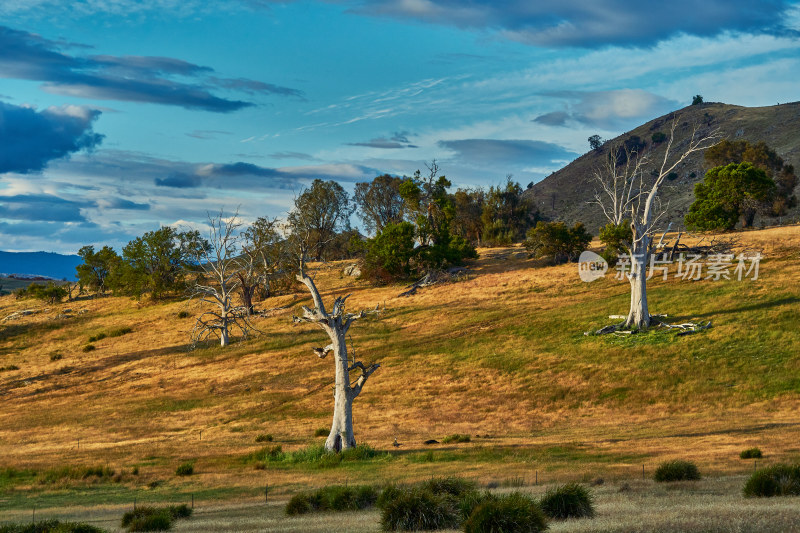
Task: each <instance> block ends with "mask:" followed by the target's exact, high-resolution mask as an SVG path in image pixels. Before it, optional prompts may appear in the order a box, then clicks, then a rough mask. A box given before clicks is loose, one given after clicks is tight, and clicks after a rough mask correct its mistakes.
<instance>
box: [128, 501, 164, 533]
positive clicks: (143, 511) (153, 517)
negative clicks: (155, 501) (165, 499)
mask: <svg viewBox="0 0 800 533" xmlns="http://www.w3.org/2000/svg"><path fill="white" fill-rule="evenodd" d="M122 527H124V528H127V529H128V531H167V530H169V529H170V528H171V527H172V514H171V513H170V511H169V509H167V508H163V507H150V506H142V507H137V508H136V509H135V510H133V511H128V512H126V513H125V514H124V515H122Z"/></svg>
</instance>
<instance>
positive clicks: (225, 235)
mask: <svg viewBox="0 0 800 533" xmlns="http://www.w3.org/2000/svg"><path fill="white" fill-rule="evenodd" d="M208 224H209V227H210V230H209V239H208V241H207V242H206V243H205V245H204V246H202V247H199V248H200V249H201V251H200V252H198V255H197V257H195V261H196V263H197V264H196V268H197V273H196V277H195V281H194V284H193V286H192V288H191V292H192V295H191V297H192V298H198V299H199V300H200V302H202V303H204V304H209V305H210V306H211V309H206V310H205V311H203V312H202V313H201V314H200V316H199V317H197V319H196V321H195V325H194V328H193V329H192V342H194V343H196V342H200V341H203V340H206V339H209V338H213V337H215V336H216V337H217V338H219V344H220V346H222V347H225V346H228V344H229V343H230V338H231V332H232V331H233V330H238V331H239V332H240V334H241V335H242V337H244V338H247V337H248V336H249V334H251V333H252V332H253V331H255V328H254V327H253V326H252V325H251V324H250V322H249V321H248V320H247V317H246V316H243V313H241V312H239V311H238V310H237V309H236V308H235V306H234V305H233V295H234V294H235V292H236V290H237V289H238V288H239V283H240V282H239V279H238V265H237V262H236V261H235V257H236V253H237V242H238V235H237V234H236V231H237V229H238V228H239V227H240V226H241V223H240V222H239V217H238V211H237V212H236V213H235V214H234V215H233V216H232V217H230V218H225V217H224V214H223V212H222V211H220V213H219V215H218V216H215V217H214V216H211V215H210V214H209V215H208Z"/></svg>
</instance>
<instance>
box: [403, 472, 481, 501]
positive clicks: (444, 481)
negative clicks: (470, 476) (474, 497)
mask: <svg viewBox="0 0 800 533" xmlns="http://www.w3.org/2000/svg"><path fill="white" fill-rule="evenodd" d="M417 486H418V487H419V488H421V489H422V490H429V491H431V492H432V493H434V494H449V495H451V496H455V497H456V498H460V497H462V496H464V495H467V494H470V493H474V492H476V491H477V488H478V486H477V484H476V483H474V482H473V481H469V480H467V479H462V478H460V477H453V476H451V477H435V478H431V479H429V480H427V481H423V482H421V483H419V484H418V485H417Z"/></svg>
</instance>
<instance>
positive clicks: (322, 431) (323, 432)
mask: <svg viewBox="0 0 800 533" xmlns="http://www.w3.org/2000/svg"><path fill="white" fill-rule="evenodd" d="M330 432H331V431H330V430H329V429H325V428H317V429H316V430H314V436H315V437H327V436H328V433H330Z"/></svg>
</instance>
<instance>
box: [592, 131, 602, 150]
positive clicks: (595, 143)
mask: <svg viewBox="0 0 800 533" xmlns="http://www.w3.org/2000/svg"><path fill="white" fill-rule="evenodd" d="M601 146H603V139H602V138H600V136H599V135H597V134H595V135H592V136H591V137H589V148H591V149H592V150H599V149H600V147H601Z"/></svg>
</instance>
